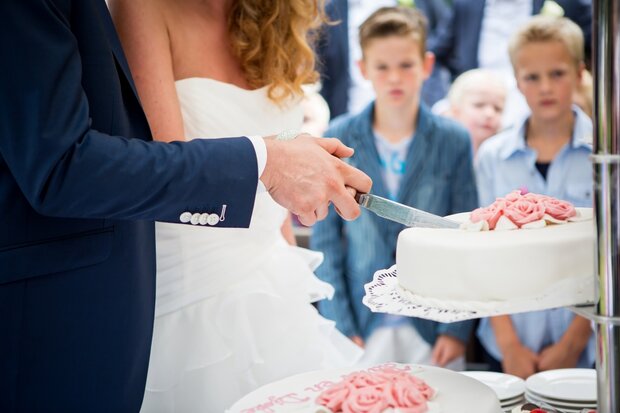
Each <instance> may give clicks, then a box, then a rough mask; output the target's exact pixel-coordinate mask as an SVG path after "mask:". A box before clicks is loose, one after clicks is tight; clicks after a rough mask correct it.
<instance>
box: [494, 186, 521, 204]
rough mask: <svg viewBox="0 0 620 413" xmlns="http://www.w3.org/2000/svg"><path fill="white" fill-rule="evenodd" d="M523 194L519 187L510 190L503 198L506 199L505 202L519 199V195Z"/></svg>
mask: <svg viewBox="0 0 620 413" xmlns="http://www.w3.org/2000/svg"><path fill="white" fill-rule="evenodd" d="M522 196H523V192H521V190H520V189H515V190H514V191H512V192H511V193H509V194H508V195H506V196H505V197H504V198H503V200H505V201H507V202H515V201H518V200H519V199H521V197H522ZM500 199H502V198H498V200H500Z"/></svg>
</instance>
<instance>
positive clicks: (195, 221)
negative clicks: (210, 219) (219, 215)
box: [189, 213, 200, 225]
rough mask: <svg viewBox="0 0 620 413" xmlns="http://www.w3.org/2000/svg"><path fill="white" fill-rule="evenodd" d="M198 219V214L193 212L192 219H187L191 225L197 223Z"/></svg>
mask: <svg viewBox="0 0 620 413" xmlns="http://www.w3.org/2000/svg"><path fill="white" fill-rule="evenodd" d="M198 221H200V214H199V213H195V214H193V215H192V219H191V220H190V221H189V222H190V223H191V224H192V225H198Z"/></svg>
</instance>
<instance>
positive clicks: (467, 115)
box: [452, 84, 506, 148]
mask: <svg viewBox="0 0 620 413" xmlns="http://www.w3.org/2000/svg"><path fill="white" fill-rule="evenodd" d="M505 100H506V94H505V93H504V91H503V90H497V88H495V87H493V85H486V84H482V85H477V86H476V87H475V88H471V90H467V93H465V94H464V96H463V98H462V100H461V103H460V104H459V105H458V106H456V107H454V108H453V109H452V113H453V116H454V118H455V119H457V120H458V121H459V122H461V123H462V124H463V125H464V126H465V128H466V129H467V130H468V131H469V133H470V134H471V138H472V141H473V144H474V147H475V148H477V147H478V146H479V145H480V144H481V143H482V142H483V141H484V140H485V139H487V138H489V137H491V136H493V135H495V134H496V133H497V132H498V131H499V127H500V125H501V122H502V113H503V111H504V102H505Z"/></svg>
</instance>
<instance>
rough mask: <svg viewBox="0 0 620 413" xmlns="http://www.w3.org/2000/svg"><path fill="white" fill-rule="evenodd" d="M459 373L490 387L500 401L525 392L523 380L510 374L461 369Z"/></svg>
mask: <svg viewBox="0 0 620 413" xmlns="http://www.w3.org/2000/svg"><path fill="white" fill-rule="evenodd" d="M461 374H464V375H466V376H469V377H471V378H472V379H476V380H478V381H480V382H482V383H484V384H486V385H487V386H489V387H490V388H492V389H493V391H494V392H495V394H497V398H498V399H499V400H500V402H501V401H504V400H508V399H513V398H515V397H518V396H522V395H523V393H525V381H524V380H523V379H522V378H519V377H516V376H513V375H510V374H505V373H497V372H493V371H462V372H461Z"/></svg>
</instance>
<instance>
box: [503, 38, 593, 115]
mask: <svg viewBox="0 0 620 413" xmlns="http://www.w3.org/2000/svg"><path fill="white" fill-rule="evenodd" d="M515 76H516V78H517V86H518V87H519V90H520V91H521V93H523V95H524V96H525V99H526V101H527V104H528V106H529V107H530V109H531V111H532V116H535V117H537V118H539V119H541V120H548V121H551V120H556V119H559V118H561V117H563V116H565V115H566V114H567V113H569V112H570V111H571V105H572V101H573V93H574V92H575V91H576V89H577V85H578V84H579V81H580V77H581V69H580V68H577V67H576V65H575V63H574V61H573V59H572V58H571V56H570V54H569V53H568V50H566V46H564V44H562V43H561V42H558V41H549V42H536V43H529V44H526V45H525V46H523V48H522V49H521V50H520V51H519V52H518V53H517V54H516V56H515Z"/></svg>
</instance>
